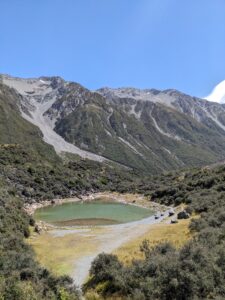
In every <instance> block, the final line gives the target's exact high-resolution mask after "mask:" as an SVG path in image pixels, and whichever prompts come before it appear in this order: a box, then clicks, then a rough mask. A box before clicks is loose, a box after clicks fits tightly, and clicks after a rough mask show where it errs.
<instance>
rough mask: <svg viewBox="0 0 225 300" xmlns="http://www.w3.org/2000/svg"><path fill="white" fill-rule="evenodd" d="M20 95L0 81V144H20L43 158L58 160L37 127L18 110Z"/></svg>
mask: <svg viewBox="0 0 225 300" xmlns="http://www.w3.org/2000/svg"><path fill="white" fill-rule="evenodd" d="M20 103H21V96H20V95H19V94H18V93H16V91H15V90H13V89H10V88H9V87H7V86H6V85H3V84H1V83H0V144H21V145H23V147H24V148H26V149H29V151H31V152H32V153H33V154H35V155H38V156H39V157H40V158H41V157H42V158H44V159H45V160H58V159H59V158H58V157H57V155H56V153H55V151H54V149H53V147H52V146H50V145H48V144H46V143H45V142H44V141H43V140H42V137H43V135H42V133H41V131H40V130H39V128H38V127H36V126H34V125H33V124H32V123H30V122H28V121H27V120H25V119H24V118H23V117H22V116H21V114H20V111H19V106H20Z"/></svg>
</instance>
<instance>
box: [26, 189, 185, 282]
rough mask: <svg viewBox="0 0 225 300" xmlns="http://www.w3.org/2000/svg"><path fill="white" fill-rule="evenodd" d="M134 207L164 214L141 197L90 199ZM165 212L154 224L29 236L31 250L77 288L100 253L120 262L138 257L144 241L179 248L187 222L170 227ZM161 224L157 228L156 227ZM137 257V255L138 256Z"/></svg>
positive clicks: (144, 221)
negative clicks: (115, 255) (164, 243)
mask: <svg viewBox="0 0 225 300" xmlns="http://www.w3.org/2000/svg"><path fill="white" fill-rule="evenodd" d="M96 196H97V197H98V198H99V196H101V197H104V199H109V200H112V199H116V201H120V202H126V203H133V202H134V201H135V203H133V204H135V205H141V206H145V207H152V206H153V207H154V209H155V210H158V211H159V210H162V209H164V210H165V207H159V206H158V205H155V204H154V203H151V202H149V201H147V199H145V198H144V197H143V196H140V195H119V194H116V193H103V194H96V195H94V196H93V195H91V196H89V199H95V198H96ZM166 216H168V211H167V212H166V213H165V215H164V216H162V217H161V218H159V219H157V220H155V218H154V216H151V217H148V218H146V219H142V220H139V221H135V222H130V223H126V224H117V225H110V226H89V227H85V226H83V227H73V228H68V227H67V228H51V229H50V230H47V231H45V232H42V233H41V234H40V235H37V234H35V233H34V234H32V235H31V238H30V239H29V243H30V244H31V245H32V246H33V248H34V250H35V252H36V254H37V259H38V260H39V261H40V263H41V264H42V265H43V266H45V267H48V268H49V269H50V270H52V271H53V272H55V273H56V274H60V275H61V274H69V275H71V276H72V277H73V279H74V282H75V283H76V285H78V286H80V285H81V284H82V283H84V281H85V280H86V279H87V277H88V271H89V268H90V265H91V262H92V261H93V259H94V258H95V257H96V256H97V255H98V254H99V253H101V252H106V253H110V252H116V253H117V254H118V255H119V258H121V259H122V260H123V261H125V262H127V263H129V259H132V258H134V257H135V258H138V257H141V254H140V253H139V245H140V244H141V241H142V240H144V239H146V238H147V239H149V240H150V242H151V243H153V244H154V243H157V242H160V241H162V240H171V241H172V242H175V244H177V245H179V244H182V243H183V242H184V241H185V240H186V239H187V238H188V229H187V228H188V223H189V222H188V221H182V222H179V223H178V224H172V225H170V220H169V219H168V217H166ZM159 223H160V224H159ZM138 253H139V254H138Z"/></svg>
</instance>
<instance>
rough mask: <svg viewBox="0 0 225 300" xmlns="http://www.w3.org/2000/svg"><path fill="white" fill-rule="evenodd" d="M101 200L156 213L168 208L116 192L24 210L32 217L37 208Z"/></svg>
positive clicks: (57, 200)
mask: <svg viewBox="0 0 225 300" xmlns="http://www.w3.org/2000/svg"><path fill="white" fill-rule="evenodd" d="M101 198H104V200H107V201H112V202H118V203H123V204H129V205H134V206H139V207H143V208H149V209H152V210H154V211H156V212H157V211H166V210H167V209H168V207H166V206H165V205H160V204H158V203H155V202H152V201H150V200H148V199H147V197H145V196H144V195H142V194H128V193H127V194H120V193H116V192H96V193H91V194H89V195H85V196H79V197H71V198H64V199H52V200H44V201H42V202H35V203H32V204H25V205H24V210H25V212H26V213H27V214H28V215H30V216H32V215H33V214H34V213H35V211H36V210H37V209H39V208H43V207H47V206H55V205H61V204H64V203H72V202H90V201H94V200H97V199H101Z"/></svg>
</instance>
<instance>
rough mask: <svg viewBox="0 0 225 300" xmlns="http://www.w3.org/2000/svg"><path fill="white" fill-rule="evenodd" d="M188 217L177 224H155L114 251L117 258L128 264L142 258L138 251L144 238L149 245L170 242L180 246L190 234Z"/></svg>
mask: <svg viewBox="0 0 225 300" xmlns="http://www.w3.org/2000/svg"><path fill="white" fill-rule="evenodd" d="M189 223H190V219H188V220H180V221H179V223H177V224H165V223H160V224H155V225H152V226H151V228H150V229H149V230H148V231H147V232H146V233H145V234H144V235H142V236H141V237H139V238H137V239H135V240H132V241H130V242H128V243H126V244H125V245H123V246H121V247H120V248H118V249H117V250H116V251H114V254H116V255H118V257H119V259H120V260H121V261H122V262H123V263H125V264H130V263H131V262H132V260H133V259H143V258H144V256H143V253H142V252H141V251H140V245H141V243H142V241H143V240H144V239H147V240H149V242H150V245H151V246H155V245H157V244H159V243H162V242H168V241H169V242H171V243H172V244H173V245H174V246H175V247H181V246H182V245H183V244H184V243H185V242H186V241H187V240H188V239H190V237H191V234H190V232H189V229H188V226H189Z"/></svg>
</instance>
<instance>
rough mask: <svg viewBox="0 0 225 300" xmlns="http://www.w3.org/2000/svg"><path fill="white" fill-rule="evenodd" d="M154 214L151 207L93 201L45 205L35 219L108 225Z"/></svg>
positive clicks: (62, 222)
mask: <svg viewBox="0 0 225 300" xmlns="http://www.w3.org/2000/svg"><path fill="white" fill-rule="evenodd" d="M152 214H153V212H152V211H151V210H150V209H146V208H143V207H139V206H134V205H129V204H123V203H116V202H115V201H114V202H109V201H105V202H103V201H91V202H84V203H83V202H73V203H64V204H61V205H55V206H48V207H43V208H40V209H37V210H36V211H35V214H34V219H35V220H42V221H45V222H47V223H52V224H57V225H59V224H67V225H74V224H77V225H79V224H80V223H81V224H82V225H85V224H86V225H88V224H90V223H91V224H95V225H102V224H104V221H105V224H107V225H108V224H119V223H127V222H132V221H137V220H140V219H144V218H147V217H149V216H151V215H152Z"/></svg>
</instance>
